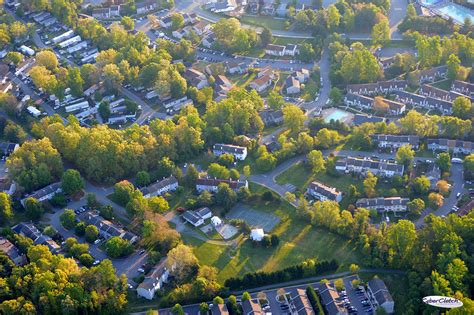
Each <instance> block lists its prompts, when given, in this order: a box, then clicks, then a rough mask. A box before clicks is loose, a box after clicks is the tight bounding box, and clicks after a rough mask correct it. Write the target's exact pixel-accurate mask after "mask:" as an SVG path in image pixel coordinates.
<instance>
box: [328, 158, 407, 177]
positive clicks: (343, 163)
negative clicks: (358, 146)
mask: <svg viewBox="0 0 474 315" xmlns="http://www.w3.org/2000/svg"><path fill="white" fill-rule="evenodd" d="M404 169H405V168H404V166H403V165H401V164H398V163H396V162H390V161H384V160H381V161H377V160H372V159H370V158H355V157H350V156H349V157H347V158H342V159H340V160H337V162H336V170H337V171H339V172H345V173H357V174H361V175H365V174H367V173H368V172H371V173H372V174H374V175H376V176H382V177H393V176H395V175H398V176H402V175H403V171H404Z"/></svg>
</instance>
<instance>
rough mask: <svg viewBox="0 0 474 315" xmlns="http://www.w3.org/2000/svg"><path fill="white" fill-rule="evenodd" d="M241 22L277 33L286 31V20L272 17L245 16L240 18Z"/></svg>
mask: <svg viewBox="0 0 474 315" xmlns="http://www.w3.org/2000/svg"><path fill="white" fill-rule="evenodd" d="M240 22H241V23H243V24H249V25H255V26H261V27H266V28H269V29H270V30H277V31H284V30H285V20H284V19H275V18H273V17H270V16H253V15H243V16H242V17H240Z"/></svg>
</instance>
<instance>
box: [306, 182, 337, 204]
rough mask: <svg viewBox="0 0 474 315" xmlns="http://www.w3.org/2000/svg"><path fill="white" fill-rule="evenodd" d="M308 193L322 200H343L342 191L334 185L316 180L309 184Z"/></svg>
mask: <svg viewBox="0 0 474 315" xmlns="http://www.w3.org/2000/svg"><path fill="white" fill-rule="evenodd" d="M307 193H308V194H309V195H311V196H313V197H314V198H316V199H318V200H320V201H326V200H332V201H337V202H341V200H342V193H341V192H340V191H339V190H337V189H336V188H334V187H329V186H326V185H324V184H323V183H320V182H317V181H314V182H311V183H310V184H309V186H308V189H307Z"/></svg>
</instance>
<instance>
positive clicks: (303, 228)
mask: <svg viewBox="0 0 474 315" xmlns="http://www.w3.org/2000/svg"><path fill="white" fill-rule="evenodd" d="M256 187H258V186H256V185H251V189H252V191H255V190H257V191H259V192H261V191H264V190H265V189H264V188H262V187H258V188H257V189H255V188H256ZM252 207H253V208H254V209H256V210H260V211H266V212H272V213H273V214H276V215H278V216H279V217H280V218H281V221H280V223H279V224H278V225H277V227H276V228H275V229H274V230H273V231H272V234H276V235H278V236H279V237H280V245H279V246H278V247H277V248H261V247H253V245H252V243H251V242H250V241H245V240H243V238H242V237H239V238H238V239H237V240H236V241H235V244H234V245H232V246H224V245H215V244H211V243H209V242H204V241H202V240H198V239H196V238H193V237H190V236H186V235H183V240H184V242H185V243H186V244H189V245H192V246H193V247H194V253H195V255H196V257H197V258H198V259H199V262H200V263H201V264H204V265H210V266H215V267H217V269H218V270H219V274H218V279H219V281H221V282H223V281H225V279H227V278H229V277H232V276H238V275H240V276H241V275H243V274H245V273H248V272H253V271H257V270H264V271H272V270H277V269H281V268H284V267H288V266H291V265H294V264H298V263H301V262H302V261H303V260H305V259H308V258H317V259H320V260H324V259H333V258H334V259H336V260H337V261H338V262H339V263H340V264H341V267H340V269H341V270H346V269H348V266H349V265H350V264H351V263H357V264H359V265H362V263H361V262H360V260H361V259H360V258H361V257H360V256H359V254H358V253H357V251H356V249H355V246H354V244H353V243H352V242H351V241H350V240H347V239H344V238H342V237H340V236H338V235H335V234H332V233H330V232H327V231H326V230H323V229H320V228H315V227H312V226H311V225H309V224H307V223H306V222H301V221H300V220H298V219H297V218H296V216H295V210H294V208H293V207H292V206H290V205H289V204H287V203H282V204H280V205H278V204H275V203H267V204H264V203H262V202H255V203H252Z"/></svg>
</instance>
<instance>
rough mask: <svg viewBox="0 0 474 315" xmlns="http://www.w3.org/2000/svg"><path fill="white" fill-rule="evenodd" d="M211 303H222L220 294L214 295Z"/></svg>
mask: <svg viewBox="0 0 474 315" xmlns="http://www.w3.org/2000/svg"><path fill="white" fill-rule="evenodd" d="M212 303H214V304H216V305H220V304H224V299H223V298H221V297H220V296H216V297H215V298H214V299H213V300H212Z"/></svg>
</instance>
